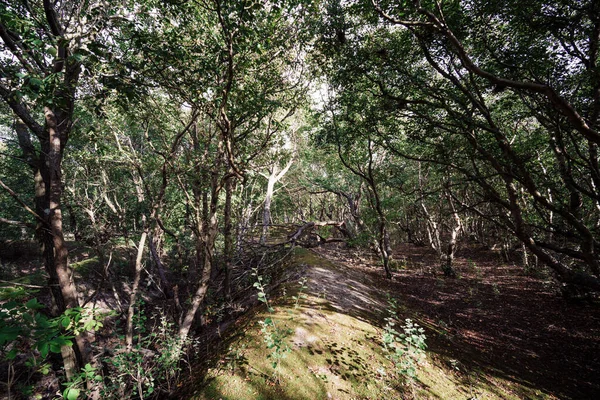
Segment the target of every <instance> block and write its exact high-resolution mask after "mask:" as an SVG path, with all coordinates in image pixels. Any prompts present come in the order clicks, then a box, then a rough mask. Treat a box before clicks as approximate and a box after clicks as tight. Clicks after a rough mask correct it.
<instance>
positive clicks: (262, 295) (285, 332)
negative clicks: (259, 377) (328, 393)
mask: <svg viewBox="0 0 600 400" xmlns="http://www.w3.org/2000/svg"><path fill="white" fill-rule="evenodd" d="M253 271H254V272H253V273H252V275H253V276H255V277H256V282H254V287H255V288H256V290H257V291H258V300H259V301H260V302H262V303H264V304H265V306H266V307H267V311H268V312H269V314H270V315H271V317H267V318H265V320H264V321H260V322H259V323H260V325H261V330H260V331H261V333H262V335H263V337H264V341H265V344H266V345H267V349H270V350H271V354H269V355H268V356H267V358H269V359H270V360H271V366H272V367H273V370H274V373H273V378H274V380H275V383H280V381H281V376H280V370H279V365H280V364H281V360H283V359H284V358H285V357H286V356H287V354H288V353H289V352H290V351H291V349H290V346H289V345H288V344H287V340H286V338H287V337H288V336H289V335H290V333H291V332H290V330H289V329H285V328H282V327H280V326H277V324H276V323H275V321H274V320H273V318H272V316H273V315H274V314H275V309H274V308H273V307H272V306H271V304H270V303H269V299H268V298H267V293H266V291H265V285H264V284H263V278H262V276H260V275H259V274H258V269H257V268H255V269H254V270H253Z"/></svg>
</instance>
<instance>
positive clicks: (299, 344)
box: [193, 249, 544, 400]
mask: <svg viewBox="0 0 600 400" xmlns="http://www.w3.org/2000/svg"><path fill="white" fill-rule="evenodd" d="M291 264H292V265H294V264H295V265H305V266H308V267H309V269H308V270H307V271H306V273H307V275H309V277H310V276H311V275H310V274H311V270H310V267H311V266H318V267H319V268H330V269H332V270H333V269H335V268H339V267H337V266H334V265H333V264H331V263H330V262H329V261H327V260H324V259H322V258H320V257H319V256H318V255H316V254H315V253H313V252H311V251H308V250H305V249H297V250H296V252H295V254H294V257H293V260H292V261H291ZM340 284H343V282H341V283H340ZM311 285H312V286H311ZM316 286H318V287H316ZM293 287H294V284H293V283H290V284H288V288H289V290H288V294H287V296H285V297H282V298H280V299H277V301H275V303H276V304H275V311H274V313H273V314H268V313H266V311H263V312H258V313H257V314H256V315H254V316H253V317H252V318H251V320H250V322H249V324H248V325H247V326H246V327H245V329H244V330H243V332H242V330H241V329H240V331H238V332H235V333H234V335H235V337H236V338H237V339H236V340H235V341H234V342H233V343H232V344H231V346H230V348H229V349H230V350H229V353H228V354H225V355H222V357H221V359H220V360H219V362H218V363H216V365H215V366H214V367H213V368H212V369H210V370H209V372H208V374H207V378H206V381H205V383H204V387H203V388H202V389H201V390H200V392H199V393H198V394H197V395H196V396H195V397H193V398H194V399H198V400H203V399H223V400H225V399H231V400H234V399H235V400H244V399H248V400H250V399H281V400H296V399H297V400H300V399H327V398H334V399H389V400H392V399H408V398H417V399H461V398H462V399H468V398H477V399H520V398H540V399H541V398H544V397H542V396H543V394H540V393H537V394H536V392H535V390H534V389H532V388H530V387H527V385H524V384H518V383H515V382H514V381H512V380H509V378H500V377H499V376H501V375H500V374H498V376H493V375H491V373H490V372H489V370H488V372H487V373H483V372H481V371H477V370H470V371H468V372H465V371H464V370H460V371H459V370H457V369H456V368H453V367H452V360H447V359H445V358H444V357H443V356H434V355H433V354H428V357H427V358H426V361H425V362H423V363H422V364H421V365H420V366H419V370H418V372H417V378H416V380H415V381H414V382H412V383H406V382H405V381H404V380H403V378H402V377H401V376H398V375H397V374H396V372H395V371H394V368H393V364H392V363H391V362H390V361H388V360H387V359H386V358H385V355H384V353H383V350H382V345H381V341H380V338H381V328H380V327H379V326H380V325H381V322H380V319H378V318H377V316H378V315H380V314H381V310H372V311H371V312H372V313H373V315H371V318H365V315H363V314H361V315H360V316H353V315H350V313H349V312H345V311H343V310H339V308H335V307H332V305H331V304H330V302H329V301H328V300H327V296H323V295H322V293H321V291H322V285H319V282H315V281H314V280H311V283H309V288H308V292H309V294H308V296H307V297H306V298H305V299H302V300H301V301H300V307H298V308H294V301H291V299H290V297H291V294H290V293H292V292H293V291H294V289H293ZM375 314H376V315H375ZM267 317H270V318H273V320H274V321H275V323H276V324H277V326H278V327H280V328H285V329H288V330H289V332H290V334H289V335H288V336H287V338H286V342H287V344H288V345H289V346H290V348H291V351H290V352H289V353H287V356H286V357H285V358H284V359H283V360H282V361H281V364H280V366H279V367H278V368H279V371H278V376H279V378H280V380H279V383H275V379H274V374H275V371H274V369H273V367H272V365H271V360H270V359H269V358H268V356H269V354H270V353H271V350H270V349H267V347H266V345H265V342H264V338H263V336H262V334H261V325H260V322H259V321H263V320H264V319H265V318H267ZM428 328H429V327H428ZM429 332H431V331H429Z"/></svg>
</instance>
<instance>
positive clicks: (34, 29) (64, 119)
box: [0, 0, 110, 376]
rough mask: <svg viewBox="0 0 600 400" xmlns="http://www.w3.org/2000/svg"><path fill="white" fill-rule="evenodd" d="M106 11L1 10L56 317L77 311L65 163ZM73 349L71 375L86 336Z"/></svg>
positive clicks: (6, 77)
mask: <svg viewBox="0 0 600 400" xmlns="http://www.w3.org/2000/svg"><path fill="white" fill-rule="evenodd" d="M109 8H110V4H106V3H96V2H85V3H80V2H77V1H63V2H51V1H49V0H44V1H42V2H39V1H35V2H30V1H22V2H9V3H6V2H2V3H1V4H0V38H1V39H2V45H1V46H2V47H1V51H2V53H3V54H6V55H10V56H7V57H3V58H2V61H1V64H0V73H1V76H0V96H1V97H2V99H3V100H4V102H5V103H6V104H7V105H8V106H9V107H10V109H11V110H12V111H13V113H14V114H15V116H16V118H17V122H16V124H15V130H16V132H17V136H18V140H19V146H20V148H21V150H22V152H23V158H24V159H25V160H26V162H27V164H28V165H29V166H30V168H31V170H32V175H33V177H34V182H35V188H34V192H35V201H34V203H35V207H34V209H33V210H32V212H31V214H32V215H34V217H35V220H36V223H37V228H36V233H37V236H38V238H39V240H40V242H41V244H42V248H43V253H44V263H45V268H46V271H47V272H48V274H49V276H50V280H49V285H50V288H51V290H52V294H53V299H54V301H55V304H56V307H57V310H58V312H63V311H64V310H65V309H67V308H74V307H78V306H79V301H78V298H77V289H76V287H75V285H74V283H73V281H72V280H71V270H70V268H69V265H68V251H67V248H66V246H65V240H64V234H63V213H62V206H61V203H62V195H63V182H62V161H63V156H64V152H65V148H66V145H67V142H68V139H69V135H70V133H71V131H72V128H73V125H74V123H75V118H74V115H75V103H76V98H77V97H78V92H77V90H78V88H79V83H80V79H81V78H82V71H83V68H82V66H83V60H84V58H85V57H86V55H87V54H89V53H90V50H89V46H92V45H93V43H95V41H96V38H97V36H98V34H99V33H100V32H101V31H102V30H103V28H104V27H105V26H106V25H107V23H108V21H109V18H108V17H107V10H108V9H109ZM31 134H33V137H34V140H32V137H31ZM36 141H37V143H36ZM36 144H37V146H36ZM3 186H5V185H3ZM5 190H7V191H8V192H9V193H10V192H11V190H10V189H8V188H7V187H5ZM75 342H76V346H74V349H75V357H74V356H73V354H71V353H70V351H69V350H68V349H67V348H63V357H64V359H65V369H66V370H67V374H68V375H69V376H70V375H71V374H72V373H73V372H74V371H77V370H78V369H79V367H82V366H83V365H84V364H85V363H87V362H88V361H89V359H90V348H89V343H88V341H87V339H86V337H85V334H79V335H77V336H76V338H75Z"/></svg>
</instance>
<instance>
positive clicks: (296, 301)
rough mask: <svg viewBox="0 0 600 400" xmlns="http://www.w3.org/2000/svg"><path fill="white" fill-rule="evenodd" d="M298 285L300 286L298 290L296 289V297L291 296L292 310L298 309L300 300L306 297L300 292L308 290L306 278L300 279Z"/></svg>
mask: <svg viewBox="0 0 600 400" xmlns="http://www.w3.org/2000/svg"><path fill="white" fill-rule="evenodd" d="M298 283H299V284H300V288H299V289H298V294H297V295H296V296H292V299H294V308H295V309H297V308H298V307H300V299H305V298H306V295H305V294H303V293H302V292H304V290H306V289H307V288H308V285H307V284H306V283H307V279H306V277H302V279H300V280H299V281H298Z"/></svg>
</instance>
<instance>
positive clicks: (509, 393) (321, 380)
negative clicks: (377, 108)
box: [185, 246, 600, 400]
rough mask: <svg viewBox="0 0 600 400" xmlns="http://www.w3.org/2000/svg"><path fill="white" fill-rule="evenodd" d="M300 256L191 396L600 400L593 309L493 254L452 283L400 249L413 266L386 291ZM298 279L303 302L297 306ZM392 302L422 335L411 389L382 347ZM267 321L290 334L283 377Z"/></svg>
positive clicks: (348, 258)
mask: <svg viewBox="0 0 600 400" xmlns="http://www.w3.org/2000/svg"><path fill="white" fill-rule="evenodd" d="M300 250H301V251H298V252H296V255H295V256H294V258H293V261H292V262H291V265H289V266H288V271H289V276H290V277H291V279H290V281H289V282H288V283H286V284H284V285H283V286H282V287H280V292H282V293H285V294H282V295H280V296H279V297H277V296H275V293H272V294H271V295H270V296H272V297H271V300H272V304H273V307H274V313H271V314H269V313H266V312H265V311H264V309H262V310H256V311H257V312H256V313H255V314H252V315H248V316H247V322H245V323H244V324H242V325H243V329H238V330H237V331H236V332H234V333H233V337H234V338H235V340H234V341H233V342H228V343H227V346H228V347H227V350H226V351H224V352H223V354H222V356H221V359H220V361H218V362H217V364H216V366H215V367H213V368H212V369H210V370H209V373H208V374H207V377H208V378H207V381H205V383H204V384H202V389H201V390H200V391H199V392H196V395H195V396H185V397H192V398H194V399H236V400H241V399H252V400H254V399H283V400H286V399H288V400H301V399H308V398H310V399H339V400H342V399H379V398H386V399H389V400H391V399H403V400H404V399H478V400H482V399H515V400H517V399H524V398H532V399H546V400H556V399H596V398H598V396H597V395H598V393H600V391H599V387H598V382H597V380H596V379H595V377H596V376H598V371H599V370H600V368H598V356H599V354H600V352H598V344H599V337H598V329H597V327H598V325H597V323H598V321H599V319H598V318H599V316H600V313H599V310H598V308H597V307H594V306H591V305H572V304H567V303H565V302H564V301H563V300H562V299H561V298H560V297H558V296H556V295H555V294H553V293H552V291H551V288H550V287H549V286H548V285H547V284H546V283H545V282H544V279H540V278H532V277H528V276H524V275H523V274H519V273H518V272H519V271H518V268H517V267H514V266H512V265H511V266H507V265H503V264H501V263H499V262H498V260H497V259H496V258H494V254H493V253H489V252H487V253H484V252H482V253H481V254H480V253H476V252H469V253H466V254H462V255H459V258H458V261H457V269H458V272H459V276H460V278H458V279H446V278H443V277H442V276H441V274H437V275H435V274H433V273H432V272H434V271H432V268H431V265H435V264H434V262H435V261H434V260H432V257H431V255H430V254H427V252H426V251H423V249H418V248H413V247H405V248H403V249H397V252H396V254H403V256H404V257H405V258H406V264H407V265H408V266H407V268H406V269H402V270H400V271H396V272H395V276H394V280H392V281H389V280H386V279H384V278H383V272H382V270H381V267H379V266H377V265H374V264H373V261H372V260H370V259H368V257H365V256H364V255H361V254H359V253H356V252H352V251H350V250H348V249H341V248H336V247H335V246H332V247H326V248H320V249H317V250H315V251H308V250H302V249H300ZM399 250H402V251H403V253H400V251H399ZM300 277H305V278H306V279H307V288H306V289H305V291H304V294H306V295H307V296H306V298H302V299H301V301H300V302H299V303H296V301H295V300H293V299H294V297H293V296H294V295H296V294H297V290H298V284H297V280H298V279H299V278H300ZM388 294H390V295H392V296H393V297H394V298H396V299H397V301H398V302H399V304H400V314H401V318H400V323H401V322H402V320H403V319H404V318H412V319H413V320H416V321H417V322H418V323H419V324H420V325H421V326H424V327H425V328H426V335H427V344H428V350H427V359H426V360H425V361H424V362H423V363H421V364H419V368H418V376H417V378H416V380H414V381H411V382H412V383H410V384H408V383H407V382H408V381H406V380H405V378H403V377H402V376H401V375H399V374H398V372H397V371H396V370H395V368H394V365H393V364H392V363H391V362H390V361H389V360H388V359H386V356H385V355H386V353H385V351H384V350H383V349H382V342H381V340H382V339H381V337H382V332H383V329H382V328H383V326H384V325H385V321H384V318H385V317H387V316H388V315H389V305H388V303H387V295H388ZM266 319H272V320H273V321H275V322H276V323H277V326H278V327H279V328H281V329H282V331H281V332H287V333H285V334H284V335H283V337H282V338H281V339H282V342H281V343H282V345H283V347H282V348H287V349H289V352H288V351H286V353H285V355H284V357H283V358H282V359H281V361H280V362H279V364H278V365H277V368H276V369H273V365H272V362H273V359H274V358H273V354H274V353H273V347H269V346H268V345H267V342H268V341H266V340H265V339H266V337H267V336H265V335H266V334H265V332H264V329H263V325H261V321H265V320H266ZM242 325H240V326H242ZM271 332H272V331H271ZM269 334H270V333H268V334H267V335H269ZM274 376H277V379H276V381H277V382H276V383H274V379H275V378H274ZM402 382H405V383H402Z"/></svg>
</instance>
